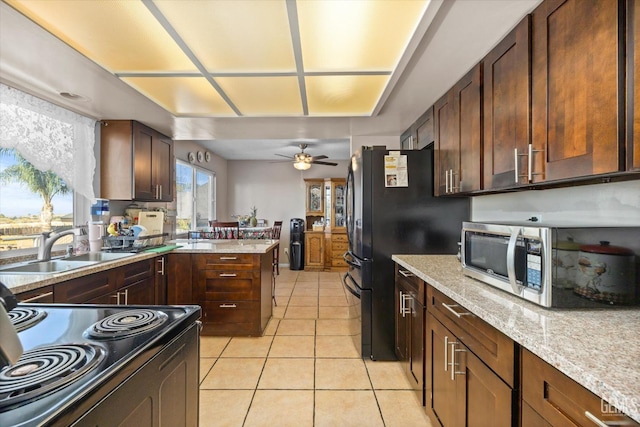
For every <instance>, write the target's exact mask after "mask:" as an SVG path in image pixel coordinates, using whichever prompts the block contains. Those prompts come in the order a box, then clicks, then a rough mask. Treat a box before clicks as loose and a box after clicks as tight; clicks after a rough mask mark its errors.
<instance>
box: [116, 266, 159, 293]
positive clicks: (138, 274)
mask: <svg viewBox="0 0 640 427" xmlns="http://www.w3.org/2000/svg"><path fill="white" fill-rule="evenodd" d="M117 271H118V272H120V273H121V274H122V275H123V276H122V282H121V283H120V285H119V286H118V288H122V287H125V286H129V285H131V284H132V283H136V282H139V281H141V280H144V279H146V278H147V277H150V276H153V273H154V265H153V259H147V260H144V261H139V262H134V263H131V264H126V265H123V266H122V267H119V268H118V270H117Z"/></svg>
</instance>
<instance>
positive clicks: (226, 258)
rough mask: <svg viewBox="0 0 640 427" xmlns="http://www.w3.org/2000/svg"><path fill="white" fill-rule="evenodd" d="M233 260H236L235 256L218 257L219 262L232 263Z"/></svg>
mask: <svg viewBox="0 0 640 427" xmlns="http://www.w3.org/2000/svg"><path fill="white" fill-rule="evenodd" d="M235 259H238V257H237V256H221V257H220V261H233V260H235Z"/></svg>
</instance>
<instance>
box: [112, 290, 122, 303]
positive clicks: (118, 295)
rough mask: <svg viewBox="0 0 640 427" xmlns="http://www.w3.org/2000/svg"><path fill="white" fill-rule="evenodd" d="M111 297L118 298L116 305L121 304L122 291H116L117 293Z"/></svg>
mask: <svg viewBox="0 0 640 427" xmlns="http://www.w3.org/2000/svg"><path fill="white" fill-rule="evenodd" d="M111 298H115V299H116V305H120V292H116V294H115V295H111Z"/></svg>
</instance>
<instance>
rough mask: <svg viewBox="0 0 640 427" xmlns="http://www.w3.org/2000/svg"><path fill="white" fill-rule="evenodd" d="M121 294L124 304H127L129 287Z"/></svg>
mask: <svg viewBox="0 0 640 427" xmlns="http://www.w3.org/2000/svg"><path fill="white" fill-rule="evenodd" d="M122 294H123V295H124V305H129V289H125V290H124V292H122Z"/></svg>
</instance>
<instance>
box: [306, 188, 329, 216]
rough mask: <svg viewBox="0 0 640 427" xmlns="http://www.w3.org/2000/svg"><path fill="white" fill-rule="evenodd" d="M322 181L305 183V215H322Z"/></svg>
mask: <svg viewBox="0 0 640 427" xmlns="http://www.w3.org/2000/svg"><path fill="white" fill-rule="evenodd" d="M322 190H323V182H322V181H307V215H318V216H322V215H324V213H325V212H324V192H323V191H322Z"/></svg>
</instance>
